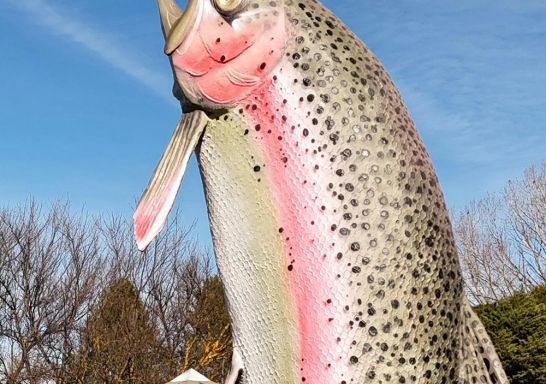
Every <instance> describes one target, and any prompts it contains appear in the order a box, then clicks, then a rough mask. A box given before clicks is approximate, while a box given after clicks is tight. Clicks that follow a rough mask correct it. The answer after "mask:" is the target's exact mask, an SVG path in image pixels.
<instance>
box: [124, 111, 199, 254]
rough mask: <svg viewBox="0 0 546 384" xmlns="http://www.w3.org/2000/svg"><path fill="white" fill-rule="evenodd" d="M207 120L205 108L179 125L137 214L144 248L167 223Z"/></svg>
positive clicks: (140, 244) (138, 238)
mask: <svg viewBox="0 0 546 384" xmlns="http://www.w3.org/2000/svg"><path fill="white" fill-rule="evenodd" d="M207 122H208V117H207V115H205V113H204V112H202V111H194V112H191V113H187V114H184V115H183V116H182V118H181V119H180V122H179V123H178V125H177V126H176V129H175V130H174V133H173V135H172V137H171V140H170V141H169V144H168V145H167V149H165V152H164V153H163V156H161V160H159V163H158V164H157V167H156V168H155V170H154V173H153V174H152V177H151V178H150V181H149V183H148V186H147V187H146V190H145V191H144V193H143V194H142V197H141V198H140V201H139V202H138V205H137V208H136V211H135V213H134V215H133V221H134V233H135V239H136V242H137V245H138V249H140V250H141V251H144V250H145V249H146V247H147V246H148V245H149V244H150V243H151V242H152V240H153V239H154V238H155V237H156V236H157V234H158V233H159V232H160V231H161V229H162V228H163V226H164V225H165V222H166V220H167V215H168V214H169V211H170V210H171V208H172V206H173V203H174V199H175V197H176V193H177V192H178V188H179V187H180V183H181V182H182V177H183V176H184V172H185V170H186V166H187V164H188V160H189V159H190V156H191V153H192V152H193V150H194V149H195V146H196V145H197V143H198V141H199V138H200V137H201V133H202V132H203V130H204V129H205V126H206V125H207Z"/></svg>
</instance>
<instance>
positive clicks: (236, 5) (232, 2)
mask: <svg viewBox="0 0 546 384" xmlns="http://www.w3.org/2000/svg"><path fill="white" fill-rule="evenodd" d="M213 3H214V6H215V7H216V9H218V11H219V12H220V13H223V14H226V15H230V14H232V13H234V12H236V11H238V10H239V9H240V8H241V6H242V5H243V4H244V3H245V0H213Z"/></svg>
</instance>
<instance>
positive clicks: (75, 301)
mask: <svg viewBox="0 0 546 384" xmlns="http://www.w3.org/2000/svg"><path fill="white" fill-rule="evenodd" d="M96 249H97V237H96V232H95V231H94V230H93V225H92V224H89V223H87V222H82V221H73V220H71V219H70V217H69V215H68V208H67V206H66V205H61V204H56V205H54V206H53V207H52V208H51V210H50V211H49V212H48V213H46V214H42V211H41V207H40V206H39V205H37V204H36V203H34V202H30V203H29V204H28V205H27V206H25V207H22V208H19V209H17V210H11V211H10V210H3V211H1V212H0V267H1V268H0V302H1V304H2V305H1V306H0V346H1V349H0V380H4V381H5V382H7V383H25V382H28V383H37V382H39V381H40V380H41V379H43V377H44V376H48V375H50V376H56V374H57V371H58V370H59V369H62V367H63V365H64V361H65V360H66V358H67V356H68V355H69V354H70V352H71V350H72V348H73V344H74V337H75V332H76V331H77V329H78V326H79V324H80V322H81V320H82V319H83V317H84V316H85V313H86V312H87V308H88V306H89V304H90V302H91V300H92V297H93V291H94V283H95V278H96V271H98V270H100V268H98V264H99V263H100V258H99V257H98V255H97V254H96Z"/></svg>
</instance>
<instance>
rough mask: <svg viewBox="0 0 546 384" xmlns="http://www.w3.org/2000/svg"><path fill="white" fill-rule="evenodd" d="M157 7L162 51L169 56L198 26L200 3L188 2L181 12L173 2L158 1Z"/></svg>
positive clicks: (190, 0) (198, 0) (192, 0)
mask: <svg viewBox="0 0 546 384" xmlns="http://www.w3.org/2000/svg"><path fill="white" fill-rule="evenodd" d="M158 5H159V12H160V15H161V24H162V27H163V33H164V35H165V48H164V51H165V53H166V54H167V55H171V54H172V53H173V52H174V51H175V50H176V49H177V48H178V47H179V46H180V45H181V44H182V43H183V42H184V40H185V39H186V37H187V36H188V35H189V34H190V32H191V31H192V30H193V29H194V28H195V27H196V25H197V24H198V23H197V19H198V18H199V16H200V14H201V1H200V0H188V3H187V5H186V9H185V10H184V11H181V10H180V9H179V8H178V6H177V5H176V4H175V3H174V1H173V0H158Z"/></svg>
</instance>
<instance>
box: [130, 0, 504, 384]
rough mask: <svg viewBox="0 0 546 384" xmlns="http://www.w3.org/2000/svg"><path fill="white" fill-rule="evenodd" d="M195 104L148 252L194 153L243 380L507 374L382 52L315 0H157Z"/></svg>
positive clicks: (145, 200) (154, 196)
mask: <svg viewBox="0 0 546 384" xmlns="http://www.w3.org/2000/svg"><path fill="white" fill-rule="evenodd" d="M159 7H160V12H161V20H162V24H163V31H164V34H165V37H166V45H165V52H166V53H167V54H168V55H169V57H170V60H171V63H172V67H173V73H174V76H175V88H174V93H175V96H176V97H177V98H178V99H180V101H181V104H182V108H183V111H184V114H183V115H182V118H181V120H180V122H179V124H178V126H177V127H176V130H175V132H174V135H173V137H172V139H171V141H170V143H169V145H168V147H167V149H166V151H165V153H164V155H163V157H162V158H161V160H160V162H159V164H158V166H157V168H156V170H155V172H154V174H153V176H152V178H151V180H150V184H149V185H148V188H147V189H146V191H145V192H144V194H143V196H142V198H141V200H140V202H139V205H138V207H137V210H136V212H135V215H134V220H135V235H136V239H137V243H138V245H139V248H140V249H145V248H146V246H147V245H148V244H149V243H150V241H152V239H153V238H154V236H156V234H157V233H158V232H159V231H160V230H161V228H162V227H163V224H164V223H165V220H166V217H167V214H168V212H169V210H170V208H171V206H172V204H173V201H174V198H175V196H176V193H177V190H178V187H179V184H180V182H181V180H182V176H183V174H184V170H185V168H186V165H187V162H188V159H189V157H190V155H191V153H192V152H193V151H195V153H196V154H197V158H198V160H199V166H200V171H201V175H202V179H203V183H204V186H205V193H206V199H207V204H208V212H209V219H210V225H211V230H212V236H213V242H214V249H215V254H216V260H217V265H218V269H219V272H220V275H221V278H222V281H223V282H224V285H225V292H226V297H227V303H228V309H229V314H230V317H231V324H232V330H233V344H234V362H233V369H232V373H231V375H230V376H229V377H228V379H227V380H226V382H227V383H229V384H232V383H234V382H235V380H236V379H237V377H238V376H240V377H239V380H241V381H242V382H243V383H245V384H273V383H278V384H288V383H303V382H305V383H311V384H357V383H358V384H360V383H434V384H440V383H507V379H506V376H505V374H504V372H503V370H502V367H501V365H500V363H499V359H498V357H497V355H496V353H495V351H494V348H493V346H492V344H491V342H490V339H489V338H488V336H487V334H486V332H485V330H484V328H483V326H482V324H481V323H480V321H479V320H478V318H477V317H476V315H475V314H474V313H473V312H472V309H471V308H470V306H469V304H468V303H467V301H466V300H465V299H464V296H463V287H462V284H463V283H462V278H461V272H460V268H459V263H458V259H457V253H456V249H455V244H454V240H453V233H452V229H451V225H450V222H449V218H448V212H447V209H446V206H445V203H444V199H443V196H442V193H441V191H440V187H439V185H438V179H437V177H436V174H435V172H434V169H433V167H432V164H431V161H430V158H429V156H428V154H427V152H426V150H425V148H424V147H423V143H422V141H421V139H420V137H419V134H418V133H417V131H416V129H415V127H414V124H413V122H412V120H411V118H410V116H409V114H408V112H407V110H406V107H405V106H404V104H403V102H402V100H401V97H400V95H399V93H398V91H397V90H396V88H395V86H394V85H393V83H392V81H391V79H390V78H389V76H388V75H387V73H386V72H385V70H384V68H383V67H382V66H381V64H380V63H379V62H378V61H377V59H376V57H375V56H374V55H373V54H372V53H371V52H370V51H369V50H368V49H367V48H366V47H365V46H364V45H363V44H362V42H360V40H359V39H358V38H357V37H356V36H355V35H354V34H353V33H352V32H351V31H349V30H348V29H347V27H346V26H345V25H344V24H343V23H342V22H341V21H340V20H338V19H337V18H336V17H335V16H334V15H333V14H332V13H331V12H330V11H329V10H327V9H326V8H324V7H323V6H322V5H321V4H320V3H318V2H316V1H313V0H299V1H292V0H189V2H188V4H187V8H186V10H185V11H184V12H181V11H180V10H179V8H178V7H177V6H176V5H175V4H174V3H173V2H172V0H159Z"/></svg>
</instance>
